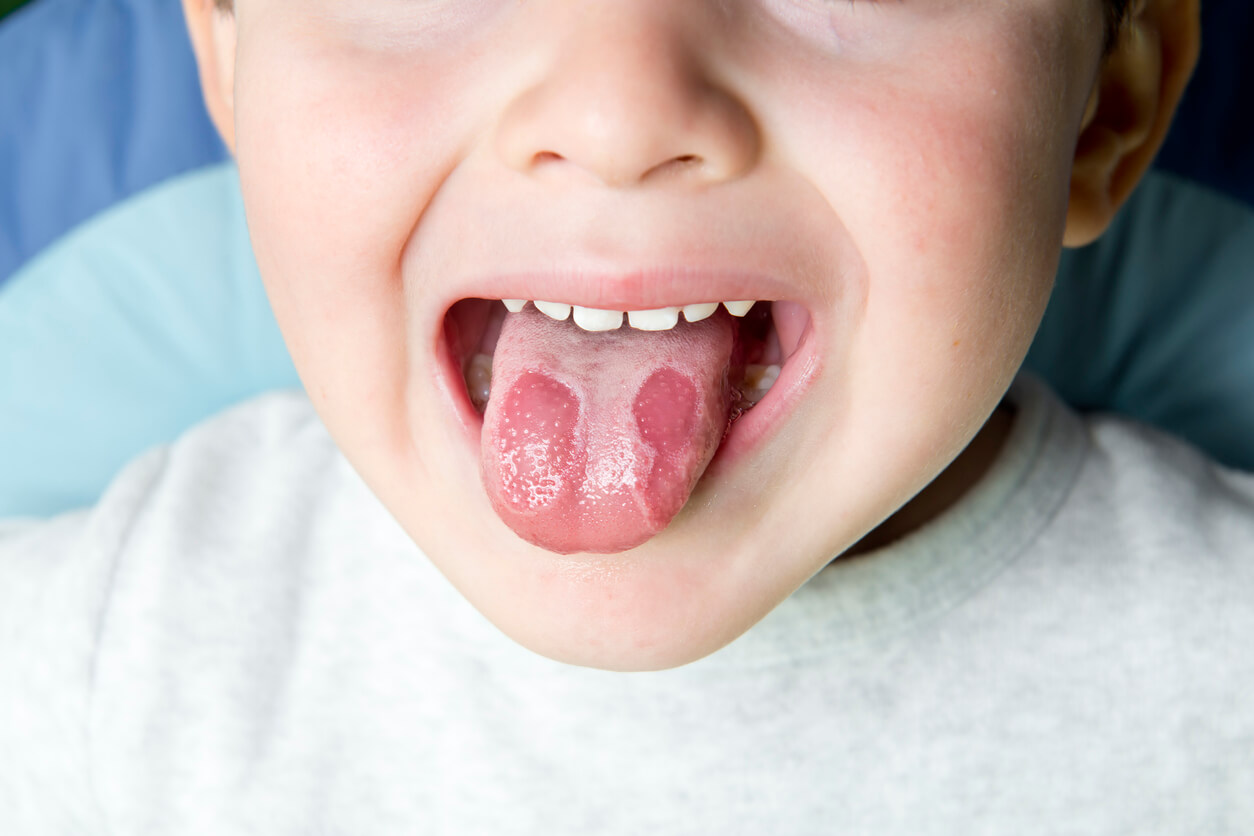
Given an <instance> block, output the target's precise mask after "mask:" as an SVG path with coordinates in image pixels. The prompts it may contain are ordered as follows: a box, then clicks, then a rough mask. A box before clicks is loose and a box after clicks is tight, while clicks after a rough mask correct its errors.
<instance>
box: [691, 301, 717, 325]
mask: <svg viewBox="0 0 1254 836" xmlns="http://www.w3.org/2000/svg"><path fill="white" fill-rule="evenodd" d="M717 310H718V302H702V303H701V304H699V305H684V319H686V320H688V321H689V322H700V321H701V320H703V319H709V318H710V317H712V316H714V312H715V311H717Z"/></svg>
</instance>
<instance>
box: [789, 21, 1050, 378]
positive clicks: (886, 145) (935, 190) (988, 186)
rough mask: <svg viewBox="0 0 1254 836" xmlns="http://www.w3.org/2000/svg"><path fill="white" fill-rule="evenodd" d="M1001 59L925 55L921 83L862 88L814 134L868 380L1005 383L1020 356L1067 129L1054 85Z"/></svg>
mask: <svg viewBox="0 0 1254 836" xmlns="http://www.w3.org/2000/svg"><path fill="white" fill-rule="evenodd" d="M1000 40H1002V41H1004V40H1005V38H1004V37H1003V38H1002V39H1000ZM990 42H992V43H996V42H998V41H997V40H996V39H990ZM1019 52H1028V53H1031V50H1019ZM1015 53H1016V50H1015V49H1013V48H1011V49H1007V48H1006V47H1001V48H999V49H997V50H996V51H994V50H992V49H990V48H987V47H986V48H984V49H983V50H981V49H980V48H979V47H978V46H975V45H973V44H962V45H960V46H957V45H954V44H948V45H947V47H946V48H945V49H943V50H942V49H935V50H933V51H931V52H928V51H923V52H922V53H921V54H920V55H919V56H918V60H919V65H920V66H924V67H927V68H928V71H927V72H926V73H917V72H916V73H913V74H911V75H910V76H909V77H905V78H895V77H893V76H887V77H883V78H877V77H875V76H873V75H872V74H870V73H868V75H867V77H866V78H864V79H860V80H859V81H858V82H855V83H854V84H853V85H852V89H851V90H850V91H849V92H846V93H844V94H842V95H841V107H840V108H839V109H837V110H836V111H834V112H832V115H831V119H830V120H829V123H828V124H827V125H826V126H824V127H823V128H822V129H820V133H822V134H825V135H826V136H827V137H829V140H828V142H827V143H826V144H825V146H824V147H823V151H822V156H819V157H818V159H821V160H823V162H822V163H821V164H820V166H819V170H820V173H819V175H818V178H817V179H818V180H819V181H820V183H821V184H822V185H821V188H823V189H824V190H825V192H826V194H827V197H828V200H829V202H830V203H831V205H832V206H833V207H834V209H835V211H836V214H837V215H838V219H839V221H840V224H841V226H842V227H843V228H844V230H845V232H846V233H847V234H848V236H849V239H850V241H851V243H852V246H853V247H854V248H855V249H856V250H857V251H858V253H859V255H860V260H861V263H862V264H863V265H864V269H865V272H866V275H865V283H866V287H867V301H866V310H865V312H864V314H865V315H864V319H863V323H862V327H863V334H862V336H863V338H864V339H863V345H865V346H866V347H867V350H870V351H875V352H877V353H878V355H879V360H878V361H877V362H876V363H874V364H869V363H868V364H866V365H864V367H865V368H871V367H872V366H878V367H879V368H878V369H877V370H876V375H877V376H879V377H881V378H882V377H883V374H884V367H885V364H884V359H885V358H886V357H894V356H896V357H897V358H898V361H899V362H896V363H894V364H893V365H894V366H896V367H897V368H898V369H900V370H901V372H902V373H903V374H913V375H914V376H915V377H916V378H918V379H919V380H918V381H917V382H922V380H923V379H924V378H926V380H928V381H935V380H938V379H939V378H938V372H939V371H943V370H947V369H951V368H957V369H959V370H963V371H968V370H974V369H980V370H983V372H987V373H997V374H1000V375H1001V376H1004V375H1005V374H1006V368H1008V367H1011V366H1017V362H1018V359H1019V357H1020V356H1021V353H1022V351H1025V350H1026V344H1027V341H1028V340H1029V339H1030V336H1031V332H1032V331H1033V330H1034V328H1035V325H1036V321H1037V318H1038V317H1039V314H1040V312H1041V309H1042V308H1043V305H1044V302H1045V299H1046V297H1047V295H1048V291H1049V287H1050V285H1051V283H1052V278H1053V271H1054V267H1055V264H1056V260H1057V255H1058V250H1059V246H1060V243H1061V237H1062V228H1063V220H1064V216H1065V210H1066V198H1067V183H1068V177H1067V171H1068V165H1069V159H1070V152H1069V149H1068V148H1067V146H1066V143H1064V142H1061V141H1059V137H1061V136H1062V135H1063V134H1065V131H1063V130H1060V129H1059V125H1060V124H1064V123H1062V122H1060V120H1067V119H1069V118H1070V117H1069V116H1068V115H1067V113H1066V112H1065V109H1064V108H1063V107H1062V105H1061V104H1060V102H1059V99H1060V97H1058V96H1057V95H1056V92H1057V90H1059V89H1062V86H1063V81H1064V80H1063V79H1061V78H1055V79H1053V80H1054V81H1056V82H1057V83H1056V84H1049V83H1041V79H1042V78H1045V79H1048V78H1049V74H1050V73H1055V74H1056V71H1055V70H1052V69H1050V68H1048V67H1047V66H1043V65H1044V64H1045V63H1046V62H1045V61H1043V60H1041V59H1039V58H1031V57H1027V58H1021V59H1018V58H1016V59H1011V58H1006V57H1005V56H1006V55H1014V54H1015ZM958 56H960V57H958ZM830 138H834V141H833V140H832V139H830ZM818 147H819V146H818V143H817V142H816V143H815V151H813V152H812V153H817V149H818ZM1000 358H1006V359H1004V360H1002V359H1000ZM941 364H943V365H941Z"/></svg>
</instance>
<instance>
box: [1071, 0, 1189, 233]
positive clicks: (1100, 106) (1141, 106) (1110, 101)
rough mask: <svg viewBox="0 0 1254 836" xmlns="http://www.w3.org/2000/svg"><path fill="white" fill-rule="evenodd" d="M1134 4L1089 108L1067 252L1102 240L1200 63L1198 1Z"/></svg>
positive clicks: (1078, 156) (1157, 145)
mask: <svg viewBox="0 0 1254 836" xmlns="http://www.w3.org/2000/svg"><path fill="white" fill-rule="evenodd" d="M1137 5H1138V8H1137V9H1136V11H1135V12H1134V14H1133V17H1132V18H1131V20H1129V21H1128V25H1127V27H1126V29H1125V31H1124V32H1123V34H1122V37H1121V38H1120V40H1119V42H1118V44H1117V45H1116V47H1115V49H1114V51H1113V52H1112V53H1111V54H1110V55H1109V56H1107V58H1106V59H1105V61H1104V63H1103V65H1102V70H1101V73H1100V74H1099V77H1098V81H1097V83H1096V85H1095V86H1094V89H1093V93H1092V96H1091V97H1090V99H1089V102H1088V106H1087V107H1086V109H1085V114H1084V120H1083V123H1082V127H1081V131H1080V137H1079V141H1078V143H1077V146H1076V155H1075V162H1074V164H1073V166H1072V171H1071V201H1070V204H1069V207H1068V212H1067V227H1066V233H1065V235H1064V238H1063V244H1064V245H1065V246H1068V247H1079V246H1083V245H1085V244H1088V243H1091V242H1092V241H1093V240H1095V239H1096V238H1097V237H1098V236H1099V235H1101V234H1102V233H1103V232H1104V231H1105V230H1106V227H1107V226H1109V225H1110V222H1111V220H1112V219H1113V218H1114V216H1115V213H1116V212H1117V211H1118V210H1119V207H1120V206H1122V205H1123V202H1124V201H1125V200H1127V198H1128V196H1129V195H1130V194H1131V193H1132V190H1133V189H1134V188H1135V187H1136V184H1137V183H1138V182H1140V180H1141V177H1142V176H1144V174H1145V172H1146V171H1147V170H1148V169H1149V166H1150V164H1151V163H1152V162H1153V160H1154V155H1155V154H1157V153H1158V149H1159V148H1160V147H1161V145H1162V142H1163V139H1164V138H1165V137H1166V135H1167V129H1168V128H1169V127H1170V126H1171V120H1172V116H1173V115H1174V114H1175V110H1176V105H1178V104H1179V102H1180V97H1181V96H1182V95H1183V93H1184V88H1185V86H1186V85H1187V84H1188V80H1189V77H1190V76H1191V75H1192V73H1193V67H1194V65H1195V64H1196V62H1197V54H1198V48H1199V44H1200V37H1201V35H1200V26H1201V25H1200V21H1199V14H1198V4H1197V0H1146V2H1142V3H1139V4H1137Z"/></svg>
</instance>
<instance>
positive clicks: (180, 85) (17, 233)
mask: <svg viewBox="0 0 1254 836" xmlns="http://www.w3.org/2000/svg"><path fill="white" fill-rule="evenodd" d="M225 157H226V150H225V149H224V148H223V147H222V143H221V142H220V141H219V139H218V138H217V135H216V134H215V133H214V131H213V129H212V126H211V125H210V123H209V119H208V116H207V115H206V113H205V110H204V106H203V104H202V103H201V100H200V94H199V85H198V83H197V80H196V69H195V64H194V62H193V60H192V54H191V47H190V44H189V43H188V39H187V35H186V32H185V29H184V26H183V13H182V7H181V6H180V4H179V3H178V2H177V0H36V2H34V3H32V4H30V5H29V6H26V7H25V8H23V9H20V10H19V11H17V12H15V13H14V14H13V15H11V16H10V17H7V18H5V19H4V21H3V23H0V283H3V281H4V280H5V279H6V278H7V277H9V276H10V275H12V273H13V272H14V271H15V270H16V269H17V268H18V267H19V266H20V265H22V264H23V263H25V262H26V261H27V260H28V259H29V258H30V257H31V256H33V255H34V254H35V253H37V252H39V251H40V250H41V249H43V248H44V247H45V246H47V245H48V244H49V243H51V242H52V241H53V240H54V239H56V238H57V237H59V236H60V235H62V234H63V233H65V232H67V231H68V230H69V229H70V228H72V227H74V226H75V225H77V224H78V223H80V222H82V221H84V220H86V219H87V218H89V217H91V216H92V215H95V214H96V213H97V212H99V211H100V210H102V209H105V208H107V207H109V206H111V205H113V204H114V203H116V202H118V201H119V200H121V199H123V198H125V197H127V196H129V195H132V194H134V193H136V192H138V191H140V190H142V189H144V188H147V187H148V186H151V185H153V184H154V183H157V182H159V181H161V180H164V179H166V178H168V177H170V176H172V175H174V174H178V173H180V172H184V171H187V170H189V169H192V168H197V167H199V166H202V165H205V164H206V163H210V162H214V161H218V160H222V159H225Z"/></svg>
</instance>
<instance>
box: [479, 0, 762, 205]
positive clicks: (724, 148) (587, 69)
mask: <svg viewBox="0 0 1254 836" xmlns="http://www.w3.org/2000/svg"><path fill="white" fill-rule="evenodd" d="M625 5H629V4H625ZM619 24H620V25H619V26H617V27H608V26H606V27H605V28H604V29H602V33H598V34H593V33H591V32H589V31H588V27H587V25H585V27H584V28H583V29H582V30H581V31H579V32H577V33H576V34H575V35H574V36H573V37H570V38H568V39H567V40H566V42H565V45H564V47H559V49H558V51H557V54H556V57H555V59H554V60H553V62H552V63H551V64H550V66H549V67H548V70H547V72H546V73H544V74H543V75H542V77H541V79H540V80H539V82H538V83H536V84H535V85H533V86H531V87H530V88H528V89H526V90H524V91H522V92H521V93H520V94H519V95H518V96H517V97H515V99H514V100H513V101H512V102H511V103H510V105H509V107H508V108H507V109H506V112H505V113H504V115H503V117H502V119H501V122H500V126H499V130H498V134H497V147H498V153H499V155H500V156H501V158H502V159H503V161H504V162H505V163H506V164H507V165H508V166H510V167H511V168H513V169H515V170H517V171H521V172H523V173H527V174H531V175H538V176H539V175H550V176H552V175H556V174H560V173H565V172H570V171H578V172H582V173H583V174H584V175H587V176H592V177H594V178H596V179H597V180H599V181H601V182H602V183H604V184H606V185H610V186H617V187H624V186H633V185H639V184H642V183H644V182H646V181H649V182H653V181H660V180H673V179H678V180H682V181H684V182H695V183H702V184H710V183H715V182H719V181H723V180H730V179H734V178H736V177H738V176H742V175H743V174H744V173H745V172H746V171H747V170H748V169H749V168H750V167H751V166H752V165H753V162H754V161H755V160H756V158H757V156H758V153H759V145H760V141H759V132H758V128H757V125H756V123H755V122H754V120H753V117H752V116H751V114H750V113H749V111H748V109H747V108H746V107H745V105H744V103H743V102H742V101H741V100H740V99H739V98H737V97H736V96H735V95H734V94H733V93H732V91H730V90H728V89H727V88H726V87H724V86H721V85H719V84H717V83H716V82H715V81H714V80H713V79H712V78H710V77H709V75H708V74H706V73H704V72H702V71H701V69H700V68H699V66H698V64H697V58H698V56H697V54H696V48H694V47H693V46H691V45H690V43H689V42H688V41H687V40H685V39H684V38H683V37H682V33H677V32H675V31H661V29H660V26H657V25H652V26H644V25H641V26H636V27H634V28H633V27H626V26H623V25H621V24H622V21H619Z"/></svg>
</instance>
